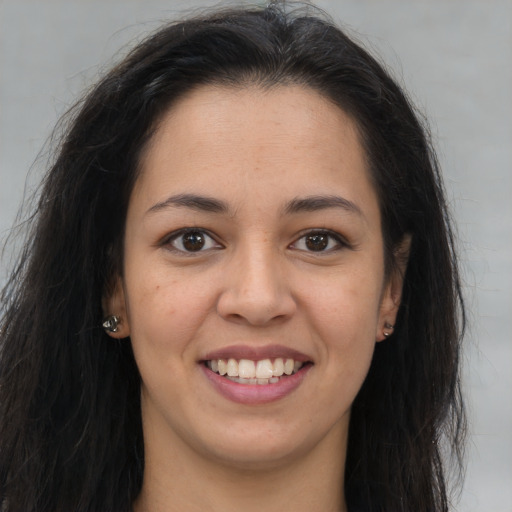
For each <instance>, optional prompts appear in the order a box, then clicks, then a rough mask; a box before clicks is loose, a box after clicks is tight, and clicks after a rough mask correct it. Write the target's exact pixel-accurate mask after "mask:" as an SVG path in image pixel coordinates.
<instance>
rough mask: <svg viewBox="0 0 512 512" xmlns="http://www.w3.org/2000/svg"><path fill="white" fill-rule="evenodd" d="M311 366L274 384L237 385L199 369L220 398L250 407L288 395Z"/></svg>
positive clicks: (205, 369) (204, 367)
mask: <svg viewBox="0 0 512 512" xmlns="http://www.w3.org/2000/svg"><path fill="white" fill-rule="evenodd" d="M312 366H313V365H312V364H307V365H305V366H303V367H302V368H301V369H300V370H299V371H298V372H297V373H294V374H293V375H290V376H286V377H281V378H280V379H279V382H276V383H274V384H239V383H238V382H233V381H231V380H229V379H226V377H221V376H220V375H219V374H218V373H215V372H212V371H211V370H210V369H209V368H208V367H206V366H205V365H204V364H202V365H201V368H202V370H203V373H204V374H205V375H206V377H207V378H208V379H209V381H210V382H211V383H212V384H213V387H214V388H215V389H216V390H217V391H218V392H219V393H220V394H221V395H222V396H224V397H225V398H227V399H228V400H231V401H232V402H237V403H240V404H251V405H252V404H266V403H269V402H275V401H276V400H280V399H281V398H284V397H285V396H287V395H289V394H290V393H292V392H293V391H295V390H296V389H297V388H298V387H299V386H300V384H301V383H302V381H303V379H304V377H305V376H306V374H307V373H308V371H309V370H310V369H311V367H312Z"/></svg>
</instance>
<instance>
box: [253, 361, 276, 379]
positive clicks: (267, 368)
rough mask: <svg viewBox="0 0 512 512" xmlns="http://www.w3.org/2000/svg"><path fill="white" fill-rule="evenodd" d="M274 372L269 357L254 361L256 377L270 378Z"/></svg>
mask: <svg viewBox="0 0 512 512" xmlns="http://www.w3.org/2000/svg"><path fill="white" fill-rule="evenodd" d="M273 374H274V368H273V366H272V361H271V360H270V359H263V361H258V362H257V363H256V378H258V379H270V377H272V376H273Z"/></svg>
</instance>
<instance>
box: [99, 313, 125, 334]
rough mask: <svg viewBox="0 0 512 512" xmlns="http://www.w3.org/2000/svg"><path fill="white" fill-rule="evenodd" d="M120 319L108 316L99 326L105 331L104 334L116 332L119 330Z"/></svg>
mask: <svg viewBox="0 0 512 512" xmlns="http://www.w3.org/2000/svg"><path fill="white" fill-rule="evenodd" d="M120 322H121V319H120V318H119V317H118V316H115V315H109V316H107V317H106V318H104V319H103V322H102V324H101V326H102V327H103V329H105V332H107V333H108V332H117V331H118V330H119V324H120Z"/></svg>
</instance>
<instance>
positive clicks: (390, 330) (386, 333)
mask: <svg viewBox="0 0 512 512" xmlns="http://www.w3.org/2000/svg"><path fill="white" fill-rule="evenodd" d="M394 328H395V326H394V325H391V324H390V323H389V322H386V323H385V324H384V329H387V330H385V331H384V332H383V334H384V337H385V338H389V337H390V336H391V335H392V334H393V329H394Z"/></svg>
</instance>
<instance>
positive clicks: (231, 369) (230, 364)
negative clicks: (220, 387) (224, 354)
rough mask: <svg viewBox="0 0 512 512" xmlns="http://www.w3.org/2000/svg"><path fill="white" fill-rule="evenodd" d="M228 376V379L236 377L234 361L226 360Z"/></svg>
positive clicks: (236, 370) (236, 371) (236, 368)
mask: <svg viewBox="0 0 512 512" xmlns="http://www.w3.org/2000/svg"><path fill="white" fill-rule="evenodd" d="M227 370H228V376H229V377H238V363H237V362H236V359H228V368H227Z"/></svg>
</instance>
